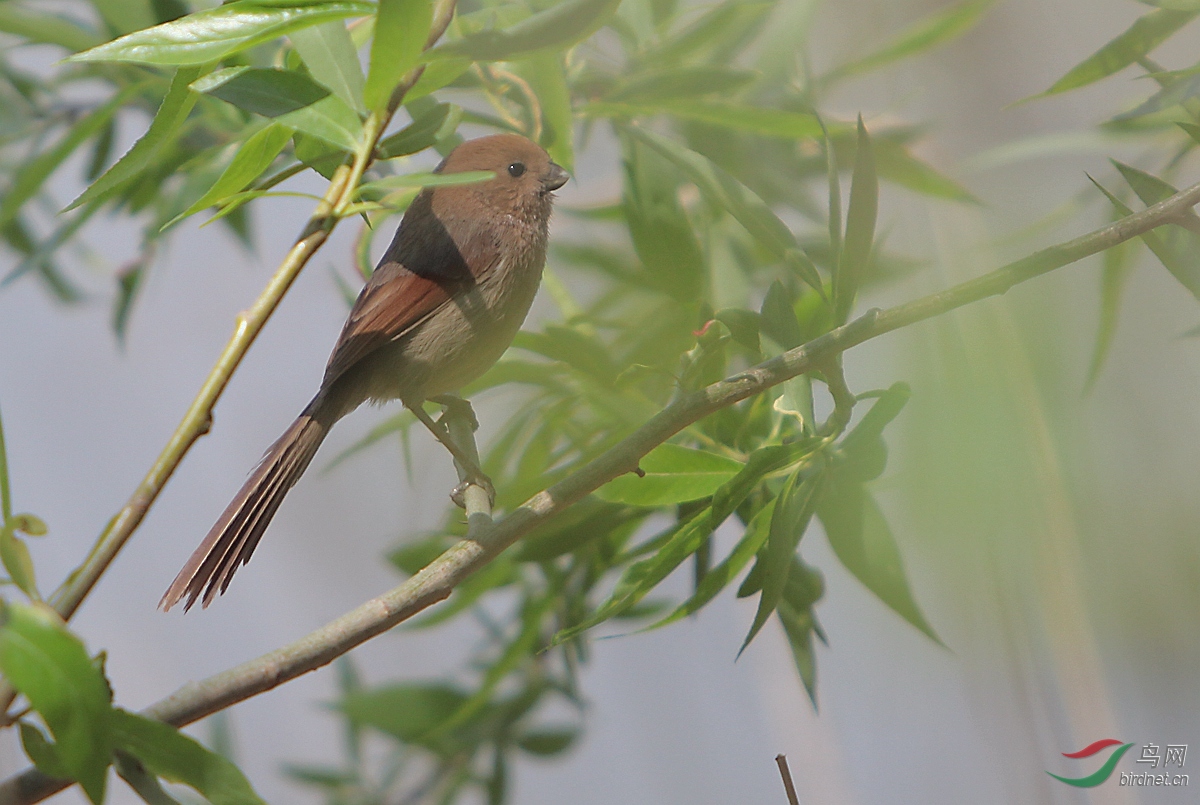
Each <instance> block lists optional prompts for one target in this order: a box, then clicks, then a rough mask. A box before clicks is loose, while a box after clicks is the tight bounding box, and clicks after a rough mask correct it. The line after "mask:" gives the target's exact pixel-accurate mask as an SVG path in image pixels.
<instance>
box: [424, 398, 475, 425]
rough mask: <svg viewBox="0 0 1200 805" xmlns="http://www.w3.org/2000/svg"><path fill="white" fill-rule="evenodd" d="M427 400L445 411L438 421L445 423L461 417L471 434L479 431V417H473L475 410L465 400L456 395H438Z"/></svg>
mask: <svg viewBox="0 0 1200 805" xmlns="http://www.w3.org/2000/svg"><path fill="white" fill-rule="evenodd" d="M429 400H430V402H435V403H437V404H438V405H440V406H442V407H443V408H444V409H446V410H445V413H443V414H442V416H441V418H440V420H439V421H441V422H443V423H445V422H446V420H448V419H454V418H458V417H461V418H462V419H465V420H466V421H467V423H468V424H469V425H470V426H471V432H472V433H474V432H475V431H477V430H479V417H477V416H475V409H474V408H472V407H471V403H470V402H468V401H467V400H464V399H463V398H462V397H459V396H458V395H456V394H439V395H438V396H436V397H430V398H429Z"/></svg>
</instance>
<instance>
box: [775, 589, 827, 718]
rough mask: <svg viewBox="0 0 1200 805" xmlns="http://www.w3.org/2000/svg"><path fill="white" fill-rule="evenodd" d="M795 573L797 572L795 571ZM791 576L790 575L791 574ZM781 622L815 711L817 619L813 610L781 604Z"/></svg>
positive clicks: (777, 611)
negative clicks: (814, 642)
mask: <svg viewBox="0 0 1200 805" xmlns="http://www.w3.org/2000/svg"><path fill="white" fill-rule="evenodd" d="M792 572H793V573H794V572H795V570H794V569H793V571H792ZM789 576H790V574H789ZM776 614H777V615H778V616H779V622H780V623H782V624H783V632H784V635H786V636H787V641H788V646H789V647H790V648H791V650H792V662H793V663H795V665H796V671H797V672H798V673H799V674H800V681H801V682H802V683H804V690H805V691H806V692H807V693H808V699H809V701H811V702H812V706H813V708H814V709H815V708H816V706H817V661H816V657H815V656H814V654H813V642H812V636H813V634H814V633H816V632H817V628H818V627H817V624H816V619H815V618H814V616H813V613H812V611H811V610H805V611H799V610H797V609H795V608H794V607H791V606H789V605H788V603H787V602H786V601H784V602H782V603H780V605H779V609H777V610H776Z"/></svg>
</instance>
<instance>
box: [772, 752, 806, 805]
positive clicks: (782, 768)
mask: <svg viewBox="0 0 1200 805" xmlns="http://www.w3.org/2000/svg"><path fill="white" fill-rule="evenodd" d="M775 765H776V766H778V767H779V776H780V777H782V778H783V790H784V791H786V792H787V798H788V805H800V797H798V796H796V784H795V783H793V782H792V770H791V769H789V768H788V762H787V756H786V755H776V756H775Z"/></svg>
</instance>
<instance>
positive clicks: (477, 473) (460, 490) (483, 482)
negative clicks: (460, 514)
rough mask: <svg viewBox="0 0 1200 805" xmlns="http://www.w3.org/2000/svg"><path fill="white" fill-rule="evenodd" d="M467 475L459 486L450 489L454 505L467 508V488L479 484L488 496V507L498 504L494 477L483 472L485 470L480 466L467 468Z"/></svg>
mask: <svg viewBox="0 0 1200 805" xmlns="http://www.w3.org/2000/svg"><path fill="white" fill-rule="evenodd" d="M466 475H467V477H466V478H465V479H463V481H462V482H461V483H459V485H458V486H456V487H454V489H452V490H451V491H450V499H451V500H452V501H454V505H455V506H458V507H459V508H460V509H465V508H467V489H468V488H470V487H472V486H477V487H479V488H480V489H482V490H483V491H484V492H487V496H488V508H489V509H491V508H492V506H494V505H495V504H496V487H495V486H493V485H492V479H491V478H489V477H487V476H486V475H484V474H483V470H481V469H479V468H478V467H474V468H470V469H467V470H466Z"/></svg>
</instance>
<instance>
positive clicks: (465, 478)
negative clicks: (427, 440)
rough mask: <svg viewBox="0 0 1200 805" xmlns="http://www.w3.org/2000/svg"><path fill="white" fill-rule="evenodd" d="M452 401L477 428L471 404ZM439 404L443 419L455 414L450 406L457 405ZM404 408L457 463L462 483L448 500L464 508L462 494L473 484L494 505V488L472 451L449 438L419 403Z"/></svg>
mask: <svg viewBox="0 0 1200 805" xmlns="http://www.w3.org/2000/svg"><path fill="white" fill-rule="evenodd" d="M454 399H456V400H457V401H458V403H461V404H462V405H463V406H465V408H466V410H467V411H469V412H471V422H472V423H473V424H474V425H475V427H478V422H476V421H475V414H474V412H473V411H471V404H470V403H468V402H467V401H466V400H464V399H462V398H459V397H456V398H454ZM439 402H440V400H439ZM441 404H442V405H446V413H445V414H444V415H443V419H444V418H446V417H453V415H454V413H455V412H453V411H452V407H451V406H453V407H458V406H457V403H451V404H449V405H447V404H446V403H444V402H442V403H441ZM405 407H407V408H408V410H410V411H412V412H413V416H415V417H416V418H417V419H418V420H420V421H421V424H422V425H424V426H425V427H426V428H428V429H429V432H430V433H432V434H433V435H434V438H436V439H437V440H438V441H439V442H441V443H442V446H443V447H445V448H446V449H447V450H449V451H450V455H452V456H454V460H455V461H456V462H457V463H458V466H459V469H460V470H461V471H462V472H461V475H460V477H461V478H462V483H460V484H459V485H458V486H456V487H455V488H454V490H453V491H452V492H451V493H450V499H451V500H453V501H454V502H455V503H456V504H458V505H459V506H462V507H463V508H466V505H465V501H464V498H463V494H464V493H465V492H466V488H467V487H468V486H470V485H472V484H473V485H475V486H478V487H479V488H481V489H483V490H484V491H485V492H487V493H488V501H489V505H490V504H491V503H495V502H496V487H495V486H493V485H492V479H491V478H488V477H487V476H486V475H485V474H484V472H483V470H481V469H480V468H479V459H478V458H477V457H476V456H473V455H471V453H473V452H474V451H468V450H466V449H464V448H463V447H462V446H461V445H459V444H458V443H457V442H456V441H455V440H454V439H453V438H451V436H450V431H449V429H448V428H447V427H446V425H445V424H444V423H442V422H434V421H433V419H432V418H431V417H430V416H429V414H427V413H425V409H424V408H422V407H421V405H420V404H419V403H417V404H414V405H409V404H408V403H405ZM472 430H474V428H472Z"/></svg>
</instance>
